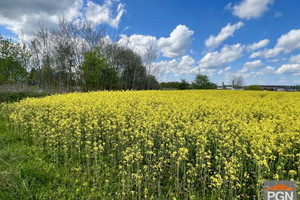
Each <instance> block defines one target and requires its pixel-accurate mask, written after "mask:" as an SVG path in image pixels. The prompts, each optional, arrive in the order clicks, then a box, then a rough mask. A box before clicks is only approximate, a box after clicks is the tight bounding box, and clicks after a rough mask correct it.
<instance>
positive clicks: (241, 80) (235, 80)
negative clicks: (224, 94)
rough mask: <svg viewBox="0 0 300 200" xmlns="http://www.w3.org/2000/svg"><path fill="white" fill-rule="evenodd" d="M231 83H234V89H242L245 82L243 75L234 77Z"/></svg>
mask: <svg viewBox="0 0 300 200" xmlns="http://www.w3.org/2000/svg"><path fill="white" fill-rule="evenodd" d="M231 81H232V87H233V88H241V87H242V86H243V85H244V82H245V81H244V78H243V76H242V75H234V76H233V77H232V79H231Z"/></svg>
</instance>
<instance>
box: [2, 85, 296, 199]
mask: <svg viewBox="0 0 300 200" xmlns="http://www.w3.org/2000/svg"><path fill="white" fill-rule="evenodd" d="M7 113H8V115H9V118H10V122H11V123H12V124H13V125H14V127H15V128H16V129H21V130H22V131H23V133H24V140H25V141H30V142H31V143H32V144H33V145H34V146H37V147H41V148H43V149H44V150H45V151H47V152H50V153H51V155H52V156H51V160H52V163H53V165H65V166H66V167H67V168H68V169H69V173H70V176H72V177H74V183H70V184H74V185H75V186H76V190H75V191H73V190H72V191H68V192H66V193H65V194H64V195H65V198H67V199H72V198H74V199H76V198H78V197H80V196H81V195H83V194H85V195H87V197H88V198H90V199H97V198H99V199H101V198H102V199H262V185H263V180H298V182H299V181H300V175H299V173H300V93H287V92H250V91H249V92H247V91H197V90H193V91H191V90H190V91H125V92H121V91H119V92H107V91H105V92H89V93H71V94H63V95H52V96H48V97H45V98H40V99H34V98H28V99H25V100H22V101H21V102H19V103H13V104H9V105H8V111H7ZM66 191H67V186H66ZM99 191H101V192H100V193H101V194H100V193H99Z"/></svg>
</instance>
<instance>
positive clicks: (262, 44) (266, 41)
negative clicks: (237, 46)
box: [247, 39, 270, 51]
mask: <svg viewBox="0 0 300 200" xmlns="http://www.w3.org/2000/svg"><path fill="white" fill-rule="evenodd" d="M269 43H270V40H269V39H264V40H260V41H259V42H255V43H253V44H251V45H248V46H247V49H248V51H255V50H257V49H260V48H263V47H265V46H267V45H268V44H269Z"/></svg>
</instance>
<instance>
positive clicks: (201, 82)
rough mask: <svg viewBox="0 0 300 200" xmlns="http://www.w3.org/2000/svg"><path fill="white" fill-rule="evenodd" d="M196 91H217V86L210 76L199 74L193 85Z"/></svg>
mask: <svg viewBox="0 0 300 200" xmlns="http://www.w3.org/2000/svg"><path fill="white" fill-rule="evenodd" d="M192 87H193V88H194V89H216V88H217V85H216V84H214V83H211V82H210V80H209V78H208V76H206V75H204V74H199V75H197V76H196V78H195V80H194V82H193V83H192Z"/></svg>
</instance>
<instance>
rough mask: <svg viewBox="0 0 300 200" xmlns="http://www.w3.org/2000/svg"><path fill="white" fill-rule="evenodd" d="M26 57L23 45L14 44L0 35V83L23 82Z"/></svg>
mask: <svg viewBox="0 0 300 200" xmlns="http://www.w3.org/2000/svg"><path fill="white" fill-rule="evenodd" d="M28 59H29V54H28V53H27V51H26V47H25V45H24V46H23V47H22V46H21V45H20V44H14V43H13V42H12V41H11V40H5V39H3V37H2V36H1V35H0V84H9V83H22V82H24V81H25V80H26V76H27V71H26V67H27V62H28Z"/></svg>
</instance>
